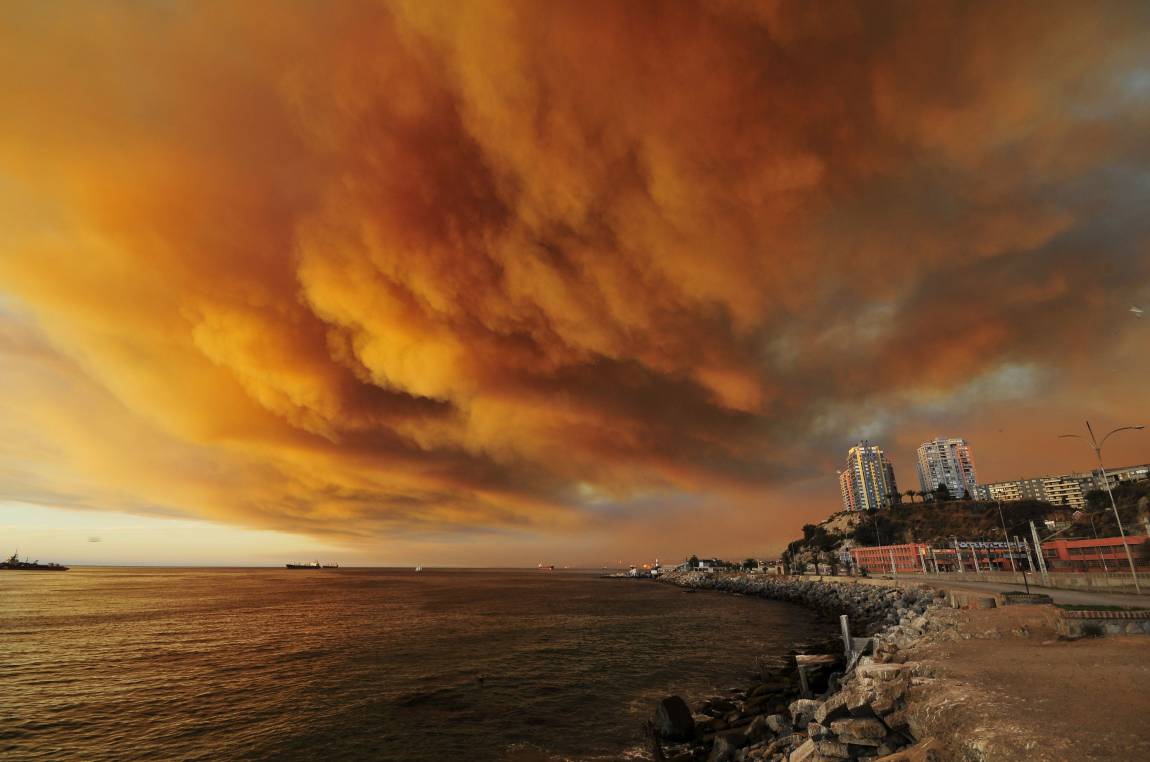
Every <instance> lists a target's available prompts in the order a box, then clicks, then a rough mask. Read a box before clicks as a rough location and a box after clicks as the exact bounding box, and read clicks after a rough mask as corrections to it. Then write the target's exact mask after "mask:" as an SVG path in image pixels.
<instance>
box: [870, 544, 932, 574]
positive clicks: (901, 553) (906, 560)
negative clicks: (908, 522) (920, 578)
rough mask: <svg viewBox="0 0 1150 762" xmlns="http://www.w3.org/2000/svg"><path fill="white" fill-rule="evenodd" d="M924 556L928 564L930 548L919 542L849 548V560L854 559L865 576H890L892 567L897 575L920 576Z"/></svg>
mask: <svg viewBox="0 0 1150 762" xmlns="http://www.w3.org/2000/svg"><path fill="white" fill-rule="evenodd" d="M924 555H925V556H926V558H927V563H929V562H930V561H929V559H930V546H929V545H927V544H925V543H921V542H914V543H907V544H905V545H879V546H878V547H874V548H851V558H853V559H854V562H855V566H857V567H858V569H859V570H860V571H865V572H866V573H867V574H890V573H891V567H892V566H893V567H894V571H895V572H896V573H898V574H921V573H922V571H923V567H922V559H923V556H924Z"/></svg>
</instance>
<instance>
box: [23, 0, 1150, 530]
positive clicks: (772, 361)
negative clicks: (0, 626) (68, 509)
mask: <svg viewBox="0 0 1150 762" xmlns="http://www.w3.org/2000/svg"><path fill="white" fill-rule="evenodd" d="M1140 13H1141V11H1140V10H1138V9H1136V8H1135V7H1134V6H1130V7H1120V6H1113V7H1108V8H1105V9H1099V8H1090V7H1086V6H1082V5H1080V4H1064V5H1060V6H1058V7H1054V6H1049V5H1044V6H1043V7H1042V8H1037V7H1035V8H1025V7H1014V8H1010V9H1002V8H1001V7H999V6H997V5H995V4H990V3H986V4H969V3H953V4H950V3H943V4H932V5H930V6H929V7H928V6H920V5H914V4H909V5H906V6H890V7H886V8H869V9H867V11H866V13H865V14H864V13H862V12H861V11H860V9H859V8H858V7H857V6H855V5H852V4H833V3H832V4H830V5H822V6H819V7H812V6H810V5H809V4H805V3H789V2H781V3H763V4H758V3H741V2H699V3H688V2H682V3H671V4H656V3H607V2H604V3H597V2H590V3H587V2H580V3H566V2H556V3H535V2H507V3H502V4H491V3H476V4H470V3H464V4H453V5H451V6H445V5H439V4H435V3H424V2H395V3H374V2H366V1H364V2H358V1H355V0H348V1H347V2H337V3H332V4H324V5H307V4H299V5H288V6H285V5H283V4H280V3H274V4H273V3H260V2H253V3H244V4H242V5H241V6H237V5H236V4H234V3H213V2H207V3H199V4H196V5H189V6H179V5H168V4H157V5H154V6H139V5H135V6H133V7H131V8H116V7H85V8H78V9H70V10H69V13H68V14H63V13H60V12H59V10H58V9H53V8H52V7H50V6H47V5H44V4H37V3H29V4H27V5H23V6H18V7H16V8H15V9H13V10H11V11H10V12H9V14H8V15H9V16H10V19H9V21H10V23H9V24H8V25H7V27H6V31H5V32H3V33H0V34H3V35H4V38H3V39H0V93H2V94H0V111H2V113H4V114H5V123H4V126H3V127H2V128H0V166H2V167H3V169H2V170H0V172H2V174H0V200H4V201H12V202H13V207H12V208H18V209H19V213H18V214H9V215H6V216H5V217H3V218H0V231H2V232H3V233H4V235H5V238H6V239H7V242H6V243H5V254H4V256H3V258H2V259H0V294H3V295H6V301H5V302H4V303H0V304H2V305H6V306H3V312H0V324H6V325H7V326H8V328H7V331H8V333H9V334H10V335H11V336H18V337H19V340H16V339H10V340H8V341H6V342H5V343H4V344H3V346H2V348H0V352H3V358H4V363H5V366H6V367H9V368H11V369H13V370H12V371H11V372H10V373H8V374H6V376H5V380H4V393H5V394H4V396H5V397H6V400H5V402H4V403H2V404H4V405H5V406H6V420H7V424H6V427H5V428H6V430H7V433H8V435H9V436H12V437H16V438H18V439H22V440H24V441H27V442H29V443H31V442H36V443H37V444H36V447H38V448H41V449H39V450H36V452H37V453H38V454H36V455H35V456H28V455H24V454H21V452H20V451H19V448H16V447H13V446H11V445H9V446H8V447H7V448H6V449H4V450H3V451H0V452H2V453H3V456H4V461H3V462H2V465H3V467H4V468H5V469H6V471H5V473H6V474H7V476H8V479H7V480H6V484H8V485H10V486H9V487H8V488H7V489H8V494H6V495H5V494H0V497H16V498H19V499H40V500H42V501H45V502H56V503H66V504H75V505H83V506H104V507H123V508H127V509H130V510H137V511H158V512H163V511H167V512H173V513H185V514H194V515H199V516H207V517H211V518H215V519H219V520H226V521H234V522H237V523H242V524H246V525H250V526H256V527H272V528H280V529H292V530H301V531H307V532H313V533H333V534H345V535H352V536H363V537H368V536H375V535H378V534H387V533H393V534H394V533H412V532H414V533H420V532H428V533H435V532H443V531H448V532H451V531H462V530H470V529H474V528H486V527H512V528H540V527H551V528H554V527H570V526H572V525H574V524H576V523H579V522H583V521H585V520H586V516H587V515H588V512H591V513H592V514H593V513H594V511H595V510H597V509H596V507H595V505H596V504H597V503H596V501H599V502H601V501H603V500H607V501H613V502H615V503H619V502H626V501H628V500H630V499H634V498H638V497H640V496H642V497H649V496H650V495H652V494H672V493H677V492H684V491H686V492H710V491H718V492H720V493H731V494H734V493H738V494H740V495H745V493H746V491H747V490H749V489H758V488H761V487H763V486H764V485H770V484H773V483H776V482H778V481H780V480H788V479H793V478H796V477H798V476H801V475H804V474H809V473H811V472H812V471H813V470H818V469H822V468H824V466H825V463H826V462H828V458H830V459H831V460H833V459H834V458H837V448H838V447H839V444H840V443H841V442H842V441H849V440H850V438H852V437H853V436H856V435H857V432H858V431H859V430H860V429H861V427H863V426H864V424H866V422H867V421H868V420H871V419H872V417H873V416H872V414H874V413H875V411H876V410H878V409H880V408H884V407H885V408H889V407H890V406H891V405H896V404H899V402H898V401H899V400H906V399H908V398H912V397H914V396H915V395H922V394H930V395H935V396H937V397H938V398H940V399H946V398H947V395H951V394H953V393H955V392H956V391H958V390H961V389H962V388H963V387H964V386H965V385H967V384H968V383H969V382H971V381H972V380H973V379H976V378H979V377H981V376H984V375H986V374H993V373H994V372H995V371H996V369H997V368H999V367H1000V366H1001V365H1002V364H1004V363H1029V364H1033V365H1034V366H1035V367H1038V368H1057V367H1060V366H1062V365H1064V364H1068V363H1076V362H1081V361H1083V359H1082V358H1086V361H1088V360H1089V358H1091V357H1093V356H1094V354H1095V352H1096V350H1097V345H1098V341H1099V340H1100V339H1101V338H1102V337H1105V336H1107V335H1109V333H1111V332H1113V329H1111V328H1110V327H1108V326H1109V325H1110V321H1111V320H1112V319H1113V318H1112V317H1111V315H1112V314H1113V310H1114V307H1115V304H1116V303H1119V302H1120V301H1123V300H1128V299H1135V298H1138V296H1139V294H1141V295H1145V291H1144V289H1143V291H1141V292H1140V291H1138V289H1139V288H1140V287H1139V286H1138V283H1139V282H1140V281H1139V279H1143V280H1144V279H1145V276H1146V275H1147V271H1148V270H1150V267H1148V263H1150V258H1148V257H1147V243H1146V242H1147V240H1148V238H1147V233H1148V232H1150V231H1148V229H1147V227H1148V226H1147V223H1146V220H1145V215H1144V214H1143V212H1142V210H1143V209H1144V206H1145V201H1146V200H1147V199H1146V194H1147V190H1146V188H1145V185H1144V184H1139V183H1138V182H1136V179H1135V178H1134V177H1133V175H1136V174H1137V172H1139V171H1144V170H1145V168H1146V160H1147V149H1146V145H1145V141H1144V135H1145V134H1146V128H1147V126H1150V113H1148V110H1147V108H1146V106H1145V101H1144V100H1139V98H1138V97H1136V94H1132V93H1134V90H1132V88H1133V89H1135V90H1136V88H1138V87H1144V84H1142V85H1139V84H1138V83H1139V82H1142V81H1143V80H1144V79H1145V76H1146V75H1145V71H1139V70H1136V69H1135V68H1134V66H1135V64H1136V62H1137V55H1136V53H1137V51H1140V50H1144V49H1145V46H1146V44H1147V43H1148V42H1150V40H1147V39H1146V37H1147V34H1146V32H1145V30H1146V29H1147V28H1150V27H1147V25H1145V24H1141V25H1139V24H1138V23H1136V19H1135V18H1134V17H1137V16H1139V14H1140ZM1035 29H1038V30H1042V32H1043V34H1042V35H1041V36H1038V37H1034V36H1033V34H1034V33H1033V32H1032V31H1031V30H1035ZM1139 77H1141V78H1142V79H1139ZM1132 170H1133V172H1131V171H1132ZM1100 198H1102V199H1107V200H1108V201H1107V202H1105V203H1104V202H1101V201H1100V200H1099V199H1100ZM988 402H989V403H991V404H992V403H993V400H988ZM832 421H833V425H831V422H832ZM828 453H833V455H828ZM30 464H31V465H30ZM589 494H593V495H595V498H594V500H589V499H588V495H589ZM742 499H744V498H740V500H742Z"/></svg>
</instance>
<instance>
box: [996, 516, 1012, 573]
mask: <svg viewBox="0 0 1150 762" xmlns="http://www.w3.org/2000/svg"><path fill="white" fill-rule="evenodd" d="M994 502H995V503H997V504H998V521H999V523H1000V524H1002V539H1004V540H1006V555H1008V556H1010V571H1012V572H1014V573H1015V574H1018V567H1016V566H1015V565H1014V549H1013V548H1011V547H1010V536H1009V535H1007V534H1006V519H1004V518H1002V501H1001V500H995V501H994Z"/></svg>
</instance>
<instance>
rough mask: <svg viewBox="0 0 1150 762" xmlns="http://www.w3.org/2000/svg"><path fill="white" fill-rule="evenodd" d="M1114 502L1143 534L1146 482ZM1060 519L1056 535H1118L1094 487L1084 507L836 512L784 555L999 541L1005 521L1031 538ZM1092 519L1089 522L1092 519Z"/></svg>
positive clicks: (1117, 492)
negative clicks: (1035, 529)
mask: <svg viewBox="0 0 1150 762" xmlns="http://www.w3.org/2000/svg"><path fill="white" fill-rule="evenodd" d="M1114 500H1115V502H1116V503H1117V505H1118V512H1119V514H1120V515H1121V517H1122V524H1123V527H1124V528H1125V529H1126V532H1127V534H1144V533H1146V527H1145V519H1146V517H1147V515H1150V481H1141V482H1132V483H1124V484H1121V485H1118V486H1117V487H1115V489H1114ZM1048 520H1049V521H1055V522H1058V525H1059V526H1060V527H1061V531H1059V532H1058V536H1059V537H1063V538H1067V539H1072V538H1087V537H1093V536H1095V533H1097V534H1098V536H1100V537H1113V536H1116V535H1117V534H1118V528H1117V523H1116V522H1115V520H1114V512H1113V510H1111V507H1110V498H1109V497H1108V496H1107V495H1106V493H1105V492H1104V491H1101V490H1096V491H1094V492H1091V493H1090V494H1089V495H1087V496H1086V510H1085V511H1077V512H1075V511H1071V510H1070V509H1068V508H1066V507H1065V506H1056V505H1051V504H1050V503H1045V502H1041V501H1038V500H1023V501H1018V502H1006V503H1002V515H1001V518H1000V517H999V510H998V504H997V503H995V502H986V501H980V500H951V501H946V502H935V503H902V504H899V505H895V506H894V507H893V508H891V509H890V510H883V511H878V512H867V513H846V512H840V513H835V514H833V515H831V516H830V517H828V518H827V519H826V520H824V521H822V522H820V523H818V524H807V525H806V526H804V527H803V536H802V538H801V539H798V540H795V541H794V542H792V543H791V544H790V545H788V546H787V551H786V553H785V554H784V558H785V559H786V560H787V561H788V562H792V563H794V564H796V565H799V566H801V565H805V564H808V563H815V562H823V563H827V564H830V565H831V566H836V567H837V565H838V561H839V559H838V555H839V554H838V552H836V551H840V550H843V549H846V548H852V547H858V546H873V545H892V544H900V543H909V542H925V543H930V544H932V545H935V546H944V545H949V544H950V543H951V542H952V541H953V540H952V538H958V539H959V540H963V541H1001V540H1002V534H1003V524H1005V525H1006V532H1007V533H1008V534H1009V535H1010V536H1011V537H1015V536H1017V537H1024V538H1026V539H1027V540H1029V539H1030V522H1031V521H1033V522H1034V523H1035V525H1036V526H1037V527H1038V529H1039V533H1040V535H1041V536H1042V537H1043V538H1046V537H1048V536H1050V530H1049V529H1048V528H1047V527H1046V525H1045V522H1046V521H1048ZM1091 522H1093V524H1092V523H1091Z"/></svg>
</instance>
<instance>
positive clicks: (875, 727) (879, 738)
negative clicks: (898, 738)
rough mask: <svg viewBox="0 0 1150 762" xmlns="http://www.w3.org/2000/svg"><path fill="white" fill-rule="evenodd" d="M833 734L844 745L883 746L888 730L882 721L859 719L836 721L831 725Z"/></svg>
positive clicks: (866, 718)
mask: <svg viewBox="0 0 1150 762" xmlns="http://www.w3.org/2000/svg"><path fill="white" fill-rule="evenodd" d="M831 732H832V733H834V734H835V736H837V737H838V739H839V741H841V742H842V743H848V744H855V745H856V746H881V745H882V742H883V740H884V739H885V738H886V735H887V728H886V725H884V724H883V723H882V721H881V720H876V719H872V718H868V717H857V718H851V719H846V720H835V721H834V722H832V723H831Z"/></svg>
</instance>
